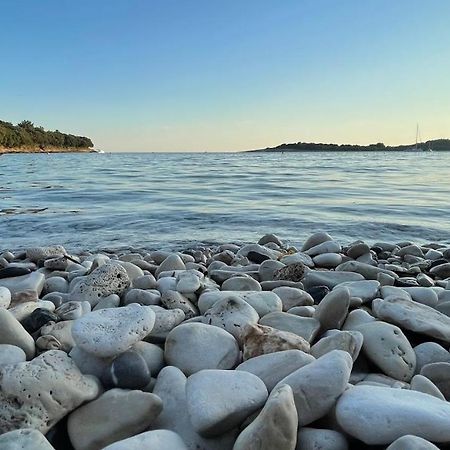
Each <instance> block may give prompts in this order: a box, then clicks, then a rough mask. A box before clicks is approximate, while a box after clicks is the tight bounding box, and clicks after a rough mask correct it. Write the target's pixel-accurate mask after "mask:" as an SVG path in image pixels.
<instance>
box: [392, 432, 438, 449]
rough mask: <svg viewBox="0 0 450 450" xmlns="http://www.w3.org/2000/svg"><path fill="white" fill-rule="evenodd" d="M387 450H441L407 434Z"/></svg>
mask: <svg viewBox="0 0 450 450" xmlns="http://www.w3.org/2000/svg"><path fill="white" fill-rule="evenodd" d="M386 450H439V448H438V447H436V446H435V445H434V444H433V443H431V442H429V441H426V440H425V439H422V438H420V437H418V436H413V435H412V434H407V435H405V436H402V437H400V438H398V439H396V440H395V441H394V442H393V443H392V444H391V445H390V446H389V447H388V448H387V449H386Z"/></svg>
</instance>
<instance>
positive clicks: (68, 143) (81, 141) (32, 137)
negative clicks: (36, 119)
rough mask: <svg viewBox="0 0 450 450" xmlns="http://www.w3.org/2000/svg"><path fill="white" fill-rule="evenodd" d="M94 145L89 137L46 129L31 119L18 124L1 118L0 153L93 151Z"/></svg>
mask: <svg viewBox="0 0 450 450" xmlns="http://www.w3.org/2000/svg"><path fill="white" fill-rule="evenodd" d="M93 146H94V144H93V143H92V141H91V140H90V139H89V138H87V137H84V136H74V135H73V134H66V133H61V132H60V131H58V130H56V131H46V130H44V128H42V127H39V126H35V125H34V124H33V122H30V121H29V120H24V121H22V122H20V123H19V124H17V125H13V124H12V123H9V122H4V121H1V120H0V154H3V153H39V152H48V153H65V152H91V151H93Z"/></svg>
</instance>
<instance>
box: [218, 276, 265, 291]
mask: <svg viewBox="0 0 450 450" xmlns="http://www.w3.org/2000/svg"><path fill="white" fill-rule="evenodd" d="M222 289H223V290H224V291H261V290H262V289H261V286H260V284H259V283H258V282H257V281H256V280H255V279H253V278H251V277H232V278H228V280H225V281H224V282H223V284H222Z"/></svg>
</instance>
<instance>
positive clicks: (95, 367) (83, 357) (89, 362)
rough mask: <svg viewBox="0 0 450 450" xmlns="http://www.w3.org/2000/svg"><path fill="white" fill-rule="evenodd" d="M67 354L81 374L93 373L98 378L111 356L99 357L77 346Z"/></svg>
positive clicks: (108, 364) (109, 362)
mask: <svg viewBox="0 0 450 450" xmlns="http://www.w3.org/2000/svg"><path fill="white" fill-rule="evenodd" d="M69 356H70V358H71V359H72V360H73V361H74V362H75V364H76V365H77V367H78V369H79V370H80V372H81V373H82V374H83V375H94V376H95V377H97V378H98V379H100V378H101V377H102V375H103V373H104V372H105V370H107V369H108V368H109V366H110V365H111V361H112V358H99V357H97V356H94V355H92V354H91V353H88V352H85V351H84V350H82V349H81V348H79V347H73V348H72V350H71V351H70V352H69Z"/></svg>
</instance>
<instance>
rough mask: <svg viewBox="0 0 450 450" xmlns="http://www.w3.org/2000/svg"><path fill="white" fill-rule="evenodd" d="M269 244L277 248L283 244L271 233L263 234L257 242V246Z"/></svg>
mask: <svg viewBox="0 0 450 450" xmlns="http://www.w3.org/2000/svg"><path fill="white" fill-rule="evenodd" d="M269 242H273V243H274V244H277V245H278V247H283V242H282V241H281V239H280V238H279V237H278V236H277V235H276V234H273V233H269V234H265V235H264V236H263V237H262V238H261V239H260V240H259V241H258V244H259V245H265V244H268V243H269Z"/></svg>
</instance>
